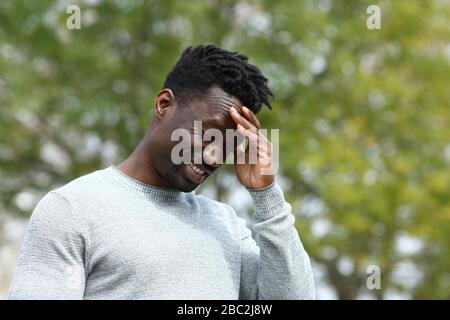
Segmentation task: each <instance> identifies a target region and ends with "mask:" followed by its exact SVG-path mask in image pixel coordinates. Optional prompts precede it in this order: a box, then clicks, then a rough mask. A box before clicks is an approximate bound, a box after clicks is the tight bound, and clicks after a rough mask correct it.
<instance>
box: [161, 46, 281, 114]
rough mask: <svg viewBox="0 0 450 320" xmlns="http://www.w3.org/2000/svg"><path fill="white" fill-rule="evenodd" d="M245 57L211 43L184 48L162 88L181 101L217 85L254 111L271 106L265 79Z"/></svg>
mask: <svg viewBox="0 0 450 320" xmlns="http://www.w3.org/2000/svg"><path fill="white" fill-rule="evenodd" d="M247 60H248V57H246V56H244V55H241V54H239V53H237V52H230V51H227V50H225V49H222V48H219V47H217V46H215V45H212V44H211V45H200V46H197V47H188V48H187V49H185V50H184V52H183V54H182V55H181V57H180V59H179V60H178V62H177V63H176V64H175V66H174V67H173V69H172V70H171V71H170V73H169V74H168V76H167V78H166V81H165V82H164V88H168V89H171V90H172V92H173V93H174V95H175V98H176V99H177V101H185V99H192V98H201V97H203V96H204V94H205V92H206V90H208V89H209V88H211V87H212V86H218V87H219V88H221V89H222V90H223V91H225V92H226V93H228V94H230V95H232V96H235V97H236V98H238V99H239V100H240V101H241V102H242V104H243V105H244V106H246V107H247V108H249V109H250V110H252V111H253V112H254V113H255V114H256V113H258V112H259V110H261V106H262V105H263V104H265V105H266V106H267V107H268V108H269V109H272V107H271V104H270V101H269V98H270V97H273V94H272V91H271V90H270V88H269V87H268V85H267V83H268V80H267V78H266V77H265V76H264V75H263V74H262V72H261V71H260V70H259V69H258V68H257V67H256V66H254V65H251V64H249V63H248V62H247Z"/></svg>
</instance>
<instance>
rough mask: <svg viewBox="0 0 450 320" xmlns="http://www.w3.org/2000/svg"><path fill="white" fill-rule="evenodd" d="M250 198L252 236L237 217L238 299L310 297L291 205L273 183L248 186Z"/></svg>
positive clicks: (308, 269)
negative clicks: (239, 268)
mask: <svg viewBox="0 0 450 320" xmlns="http://www.w3.org/2000/svg"><path fill="white" fill-rule="evenodd" d="M248 190H249V192H250V195H251V197H252V199H253V203H254V206H255V211H254V214H253V219H252V222H253V231H254V235H253V237H252V235H251V232H250V230H249V229H248V228H247V227H246V225H245V220H244V219H241V218H240V222H241V223H240V225H241V251H242V264H241V286H240V294H239V298H240V299H247V300H250V299H261V300H262V299H264V300H269V299H272V300H281V299H283V300H294V299H314V295H315V293H314V290H315V289H314V280H313V275H312V270H311V264H310V260H309V257H308V254H307V253H306V251H305V249H304V248H303V245H302V243H301V241H300V238H299V235H298V233H297V231H296V229H295V227H294V221H295V218H294V216H293V215H292V207H291V205H290V204H288V203H287V202H286V201H285V200H284V196H283V192H282V190H281V188H280V187H279V185H278V184H277V183H276V182H274V183H273V184H271V185H270V186H268V187H265V188H261V189H248Z"/></svg>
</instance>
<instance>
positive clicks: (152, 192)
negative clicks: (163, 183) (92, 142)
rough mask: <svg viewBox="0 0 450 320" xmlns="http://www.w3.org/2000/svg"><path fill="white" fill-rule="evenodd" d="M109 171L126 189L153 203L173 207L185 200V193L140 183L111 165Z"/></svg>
mask: <svg viewBox="0 0 450 320" xmlns="http://www.w3.org/2000/svg"><path fill="white" fill-rule="evenodd" d="M108 169H109V171H110V172H111V173H112V175H113V176H114V177H115V178H116V179H117V180H118V181H119V182H120V183H122V184H123V185H124V186H125V187H128V188H131V189H134V190H135V191H137V192H138V193H140V194H142V195H144V196H145V197H146V198H149V199H151V200H152V201H155V202H159V203H162V204H168V205H170V204H172V205H173V204H174V203H176V202H178V201H181V200H182V199H183V198H184V193H183V192H182V191H179V190H177V189H169V188H163V187H160V186H154V185H151V184H148V183H145V182H142V181H139V180H137V179H134V178H132V177H130V176H128V175H126V174H125V173H123V172H122V171H120V170H119V169H118V168H117V167H116V166H114V165H111V166H110V167H109V168H108Z"/></svg>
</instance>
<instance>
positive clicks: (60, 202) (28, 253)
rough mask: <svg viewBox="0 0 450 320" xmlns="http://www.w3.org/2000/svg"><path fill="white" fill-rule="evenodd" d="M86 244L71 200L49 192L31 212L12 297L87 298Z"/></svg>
mask: <svg viewBox="0 0 450 320" xmlns="http://www.w3.org/2000/svg"><path fill="white" fill-rule="evenodd" d="M84 245H85V237H84V235H83V232H82V230H81V224H80V223H79V222H78V221H77V220H76V219H75V217H74V215H73V213H72V212H71V207H70V204H69V203H68V202H67V201H66V200H65V199H64V198H63V197H61V196H60V195H59V194H58V193H56V192H49V193H48V194H47V195H46V196H45V197H44V198H42V199H41V200H40V201H39V203H38V205H37V206H36V208H35V209H34V211H33V214H32V215H31V218H30V221H29V224H28V228H27V232H26V234H25V239H24V242H23V245H22V250H21V253H20V256H19V259H18V262H17V266H16V269H15V273H14V276H13V280H12V283H11V286H10V289H9V297H8V298H9V299H20V300H24V299H81V298H83V293H84V282H85V268H84V252H85V251H84V250H85V249H84Z"/></svg>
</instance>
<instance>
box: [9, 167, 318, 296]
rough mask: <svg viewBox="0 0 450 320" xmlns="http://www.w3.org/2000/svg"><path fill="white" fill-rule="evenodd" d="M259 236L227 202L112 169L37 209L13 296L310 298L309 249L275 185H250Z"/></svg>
mask: <svg viewBox="0 0 450 320" xmlns="http://www.w3.org/2000/svg"><path fill="white" fill-rule="evenodd" d="M248 190H249V192H250V194H251V197H252V199H253V202H254V208H255V210H254V215H253V221H252V222H253V237H252V233H251V231H250V229H249V228H248V227H247V226H246V222H245V220H244V219H242V218H240V217H239V216H237V215H236V213H235V211H234V210H233V209H232V208H231V207H230V206H228V205H226V204H223V203H220V202H217V201H213V200H210V199H208V198H206V197H204V196H201V195H196V194H195V193H194V192H190V193H183V192H179V191H175V190H170V189H164V188H160V187H156V186H152V185H148V184H145V183H143V182H140V181H138V180H135V179H133V178H131V177H128V176H127V175H125V174H124V173H122V172H121V171H119V170H118V169H117V168H116V167H114V166H111V167H108V168H106V169H102V170H98V171H95V172H93V173H90V174H88V175H85V176H82V177H80V178H77V179H75V180H73V181H71V182H70V183H68V184H66V185H64V186H62V187H61V188H58V189H56V190H54V191H51V192H49V193H48V194H47V195H46V196H45V197H44V198H43V199H42V200H41V201H40V202H39V203H38V205H37V206H36V208H35V210H34V212H33V214H32V216H31V219H30V222H29V225H28V229H27V233H26V236H25V239H24V243H23V247H22V251H21V254H20V256H19V259H18V262H17V266H16V270H15V275H14V277H13V281H12V283H11V287H10V292H9V298H10V299H312V298H314V282H313V276H312V272H311V265H310V261H309V258H308V254H307V253H306V251H305V250H304V248H303V246H302V243H301V242H300V239H299V236H298V234H297V231H296V230H295V228H294V216H293V215H292V213H291V206H290V205H289V204H288V203H286V202H285V200H284V197H283V193H282V191H281V189H280V187H279V186H278V184H277V183H276V182H275V183H273V184H272V185H271V186H268V187H266V188H262V189H248Z"/></svg>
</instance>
